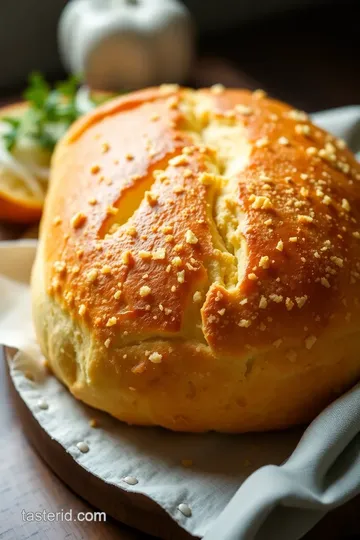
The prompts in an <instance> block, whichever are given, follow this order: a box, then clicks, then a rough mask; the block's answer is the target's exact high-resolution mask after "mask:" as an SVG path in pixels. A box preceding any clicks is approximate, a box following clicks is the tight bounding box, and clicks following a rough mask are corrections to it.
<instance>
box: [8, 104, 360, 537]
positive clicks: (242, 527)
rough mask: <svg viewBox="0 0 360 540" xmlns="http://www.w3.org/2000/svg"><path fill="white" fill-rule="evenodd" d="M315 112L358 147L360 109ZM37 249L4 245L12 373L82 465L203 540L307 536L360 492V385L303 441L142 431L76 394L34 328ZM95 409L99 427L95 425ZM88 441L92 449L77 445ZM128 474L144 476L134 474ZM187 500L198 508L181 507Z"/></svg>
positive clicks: (297, 432) (292, 434)
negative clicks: (47, 364)
mask: <svg viewBox="0 0 360 540" xmlns="http://www.w3.org/2000/svg"><path fill="white" fill-rule="evenodd" d="M314 120H315V122H316V123H317V124H319V125H322V126H324V127H326V129H328V130H330V131H333V132H334V133H335V134H336V135H338V136H342V137H344V138H346V139H347V140H348V141H349V143H350V145H351V146H352V149H353V150H354V151H355V152H356V151H359V150H360V140H359V139H360V137H359V131H360V130H359V129H356V128H359V124H360V107H347V108H344V109H340V110H334V111H328V112H325V113H319V114H317V115H314ZM35 249H36V242H35V241H32V240H23V241H17V242H2V243H1V242H0V299H1V300H0V343H3V344H6V345H8V346H12V347H16V348H18V349H19V353H18V354H17V356H16V358H15V359H14V361H13V362H11V365H10V372H11V377H12V380H13V382H14V384H15V387H16V388H17V390H18V392H19V394H20V395H21V397H22V399H23V400H24V401H25V403H26V404H27V406H28V407H29V408H30V410H31V411H32V413H33V414H34V416H35V418H36V419H37V421H38V422H39V423H40V425H41V426H42V427H43V428H44V429H45V430H46V431H47V432H48V433H49V435H50V436H51V437H52V438H54V439H55V440H57V441H58V442H59V443H60V444H61V445H62V446H63V447H64V448H65V450H66V451H67V452H69V453H70V454H71V456H72V457H73V459H74V460H76V461H77V462H78V463H79V464H80V465H81V466H82V467H84V468H86V469H87V470H88V471H90V472H91V473H92V474H94V475H96V476H99V477H101V478H102V479H103V480H104V481H105V482H108V483H110V484H113V485H115V486H117V487H118V488H119V489H121V490H125V491H127V492H128V493H129V494H130V496H131V498H132V502H133V504H135V505H136V503H137V499H138V497H139V494H142V495H145V496H146V497H148V498H149V499H152V500H153V501H155V502H156V503H157V504H158V505H160V506H161V507H162V508H163V509H164V510H165V511H166V512H167V513H168V514H169V515H170V516H171V517H172V518H173V519H174V520H175V521H176V522H177V523H178V525H179V526H180V527H182V528H183V529H185V530H186V531H188V532H189V533H190V534H191V535H193V536H195V537H204V540H297V539H299V538H301V537H302V536H303V535H304V534H305V533H306V532H307V531H308V530H309V529H311V527H312V526H314V525H315V523H316V522H317V521H319V520H320V519H321V518H322V517H323V516H324V515H325V513H326V512H327V511H328V510H329V509H331V508H334V507H336V506H338V505H340V504H342V503H344V502H345V501H346V500H348V499H349V498H351V497H353V496H355V495H356V494H357V493H360V434H359V433H360V386H356V387H355V388H354V389H352V390H351V391H350V392H348V393H347V394H346V395H344V396H343V397H341V398H340V399H338V400H337V401H336V402H334V403H333V404H332V405H331V406H330V407H328V408H327V409H326V410H325V411H324V412H323V413H322V414H321V415H320V416H319V417H318V418H317V419H316V420H315V421H314V422H313V423H312V424H311V426H310V427H309V428H308V429H307V430H306V431H305V434H304V435H303V437H302V438H301V436H302V430H301V429H293V430H287V431H284V432H278V433H265V434H253V435H252V434H250V435H237V436H235V435H228V436H227V435H219V434H205V435H190V434H189V435H187V434H176V433H171V432H168V431H165V430H162V429H155V428H154V429H143V428H137V427H131V426H126V425H124V424H122V423H121V422H118V421H116V420H114V419H112V418H111V417H109V416H108V415H106V414H104V413H101V412H99V411H94V409H91V408H90V407H87V406H86V405H83V404H82V403H80V402H78V401H76V400H75V399H74V398H73V397H72V396H71V395H70V394H69V392H68V391H67V390H66V389H65V388H64V387H63V385H61V384H60V383H59V382H58V381H57V380H56V379H55V378H54V377H53V376H51V375H49V374H48V373H47V372H46V370H45V369H44V368H43V366H42V362H41V354H40V351H39V349H38V346H37V344H36V340H35V337H34V334H33V328H32V324H31V307H30V295H29V287H28V285H27V283H28V279H29V274H30V268H31V264H32V260H33V257H34V253H35ZM29 373H31V374H32V375H33V380H29V378H28V377H26V376H25V374H27V375H28V374H29ZM44 401H45V402H46V404H47V405H48V408H47V409H44V408H42V407H41V406H40V403H42V404H43V402H44ZM91 418H96V419H97V420H98V423H99V427H98V428H96V429H94V428H92V427H90V425H89V420H90V419H91ZM300 438H301V441H300V443H299V444H298V442H299V439H300ZM81 441H83V442H86V443H87V445H88V447H89V451H88V452H87V453H82V452H81V451H80V450H79V449H78V447H77V443H79V442H81ZM295 448H296V450H295ZM183 460H192V462H193V465H192V466H191V467H185V466H184V462H183ZM182 462H183V463H182ZM185 464H186V462H185ZM127 476H131V477H134V478H136V480H137V483H136V484H133V485H130V484H128V483H126V482H125V481H124V478H125V477H127ZM139 504H140V502H139ZM183 504H185V505H186V508H187V509H190V510H191V515H189V511H188V512H186V511H185V514H186V513H187V515H184V514H183V513H182V512H181V511H180V510H179V505H180V508H181V509H182V510H183V511H184V507H183V506H181V505H183ZM29 510H33V511H37V510H38V509H37V508H34V509H29ZM162 535H163V537H164V538H169V539H170V537H169V536H166V531H163V532H162Z"/></svg>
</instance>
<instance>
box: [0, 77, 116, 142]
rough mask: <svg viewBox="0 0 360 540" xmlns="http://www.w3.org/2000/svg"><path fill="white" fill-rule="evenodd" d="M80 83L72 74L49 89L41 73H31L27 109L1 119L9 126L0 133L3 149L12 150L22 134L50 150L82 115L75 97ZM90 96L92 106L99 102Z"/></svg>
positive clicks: (25, 94) (26, 95)
mask: <svg viewBox="0 0 360 540" xmlns="http://www.w3.org/2000/svg"><path fill="white" fill-rule="evenodd" d="M79 82H80V80H79V78H78V77H74V76H72V77H70V78H69V79H68V80H66V81H62V82H59V83H57V84H56V85H55V87H54V88H52V87H51V86H50V85H49V84H48V82H47V81H46V80H45V79H44V77H43V75H42V74H41V73H32V74H31V75H30V77H29V85H28V88H27V89H26V90H25V92H24V99H25V100H27V102H28V104H29V108H28V109H26V112H25V113H24V114H23V115H22V116H21V117H19V118H18V117H9V116H6V117H2V118H1V119H0V121H1V122H5V123H6V124H8V127H9V129H8V130H7V131H6V132H5V133H4V134H3V135H2V137H3V139H4V141H5V145H6V148H7V149H8V150H9V151H12V150H13V149H14V146H15V145H16V143H17V141H18V140H19V138H20V137H21V136H23V135H24V136H26V137H28V138H31V139H32V140H34V141H35V142H36V143H37V144H39V145H40V146H41V147H42V148H45V149H46V150H48V151H50V152H52V151H53V149H54V147H55V145H56V143H57V142H58V140H59V139H60V137H61V136H62V135H63V134H64V133H65V131H66V130H67V129H68V128H69V126H70V125H71V124H72V123H73V122H74V121H75V120H76V119H77V118H78V117H79V116H81V115H82V114H83V112H81V111H80V110H79V109H78V106H77V100H76V94H77V90H78V86H79ZM108 97H109V96H106V97H105V98H104V99H101V98H100V101H105V100H106V99H108ZM90 99H91V101H92V103H93V104H94V107H95V106H96V105H98V104H99V98H97V99H96V100H95V99H92V98H91V97H90Z"/></svg>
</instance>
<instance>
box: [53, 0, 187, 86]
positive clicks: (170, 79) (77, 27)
mask: <svg viewBox="0 0 360 540" xmlns="http://www.w3.org/2000/svg"><path fill="white" fill-rule="evenodd" d="M58 37H59V48H60V53H61V55H62V58H63V61H64V63H65V66H66V67H67V68H68V69H69V71H70V72H72V73H74V74H81V75H82V76H83V77H84V79H85V81H86V82H87V83H88V84H89V85H90V86H91V87H92V88H97V89H104V90H120V89H122V88H124V89H133V88H141V87H145V86H150V85H152V84H160V83H181V82H183V81H184V80H185V79H186V77H187V76H188V73H189V69H190V66H191V61H192V57H193V53H194V33H193V24H192V21H191V17H190V14H189V12H188V10H187V8H186V7H185V6H184V5H183V4H182V3H181V2H180V1H178V0H72V1H71V2H69V3H68V4H67V6H66V7H65V9H64V11H63V13H62V15H61V18H60V22H59V36H58Z"/></svg>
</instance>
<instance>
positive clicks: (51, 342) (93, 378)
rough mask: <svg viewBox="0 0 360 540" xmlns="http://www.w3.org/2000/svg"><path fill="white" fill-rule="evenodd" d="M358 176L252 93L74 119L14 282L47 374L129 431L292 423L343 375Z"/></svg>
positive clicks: (286, 114)
mask: <svg viewBox="0 0 360 540" xmlns="http://www.w3.org/2000/svg"><path fill="white" fill-rule="evenodd" d="M359 180H360V167H359V164H358V163H357V162H356V160H355V158H354V156H353V155H352V154H351V153H350V152H349V150H347V149H346V148H345V145H344V143H343V142H342V141H340V140H337V139H335V138H334V137H332V136H331V135H329V134H327V133H325V132H324V131H322V130H321V129H319V128H317V127H316V126H314V125H312V124H311V123H310V122H309V120H308V118H307V116H306V115H305V113H302V112H300V111H297V110H294V109H292V108H291V107H289V106H287V105H285V104H283V103H280V102H278V101H274V100H272V99H268V98H267V97H266V96H265V95H264V93H263V92H261V91H257V92H254V93H251V92H248V91H242V90H225V89H224V88H222V87H221V86H216V87H213V88H212V89H209V90H200V91H193V90H189V89H180V88H178V87H176V86H163V87H160V88H154V89H148V90H144V91H141V92H136V93H132V94H129V95H127V96H124V97H120V98H118V99H115V100H113V101H111V102H110V103H108V104H106V105H104V106H102V107H100V108H98V109H97V110H96V111H95V112H93V113H91V114H89V115H88V116H86V117H84V118H83V119H80V120H79V121H78V122H77V123H76V124H75V125H74V126H73V127H72V128H71V129H70V131H69V132H68V134H67V136H66V137H65V139H64V140H62V142H61V143H60V144H59V146H58V147H57V150H56V152H55V155H54V159H53V163H52V176H51V187H50V192H49V195H48V198H47V201H46V204H45V213H44V217H43V221H42V227H41V241H40V246H39V250H38V254H37V259H36V264H35V267H34V271H33V276H32V291H33V308H34V309H33V311H34V319H35V326H36V332H37V336H38V339H39V342H40V344H41V348H42V350H43V353H44V355H45V357H46V358H47V359H48V361H49V363H50V365H51V367H52V369H53V371H54V373H55V375H56V376H57V377H58V378H59V379H60V380H61V381H63V382H64V384H65V385H66V386H67V387H68V388H69V389H70V391H71V392H72V393H73V395H74V396H75V397H76V398H78V399H80V400H82V401H84V402H85V403H87V404H89V405H92V406H93V407H96V408H99V409H102V410H104V411H107V412H108V413H110V414H112V415H113V416H115V417H117V418H119V419H121V420H123V421H125V422H128V423H130V424H139V425H159V426H164V427H166V428H169V429H172V430H178V431H194V432H196V431H198V432H202V431H207V430H217V431H224V432H245V431H258V430H270V429H278V428H285V427H287V426H291V425H294V424H296V423H301V422H306V421H308V420H310V419H311V418H313V417H314V415H315V414H317V413H318V412H319V411H320V410H321V409H322V408H323V407H324V406H325V405H326V404H328V403H329V402H330V401H331V400H332V399H333V398H334V397H335V396H336V395H337V394H339V393H341V392H342V391H344V390H345V389H346V388H348V387H349V386H351V385H352V384H353V383H354V382H355V381H357V380H358V379H359V377H360V330H359V328H360V302H359V297H360V281H359V278H360V223H359V218H360V198H359V196H360V182H359Z"/></svg>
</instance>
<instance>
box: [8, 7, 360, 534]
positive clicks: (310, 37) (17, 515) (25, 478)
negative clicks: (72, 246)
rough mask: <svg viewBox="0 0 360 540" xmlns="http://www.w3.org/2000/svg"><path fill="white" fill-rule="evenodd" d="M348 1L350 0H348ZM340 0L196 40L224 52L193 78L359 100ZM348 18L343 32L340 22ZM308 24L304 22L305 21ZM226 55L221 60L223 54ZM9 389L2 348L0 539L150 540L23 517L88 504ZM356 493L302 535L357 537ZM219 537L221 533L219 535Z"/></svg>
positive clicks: (311, 97) (319, 100)
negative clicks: (26, 426)
mask: <svg viewBox="0 0 360 540" xmlns="http://www.w3.org/2000/svg"><path fill="white" fill-rule="evenodd" d="M350 4H351V2H350V3H349V6H350ZM336 10H338V8H334V9H333V10H332V11H331V12H329V10H327V15H329V19H328V20H327V21H326V24H325V23H324V17H326V14H325V15H324V14H323V12H320V11H319V10H318V11H317V12H315V13H314V15H313V16H311V17H310V19H309V20H308V21H307V20H306V15H303V16H301V17H300V18H298V17H293V18H291V17H290V18H289V17H288V18H286V19H278V20H275V19H274V21H272V22H271V23H270V24H269V23H266V24H265V23H259V24H258V25H254V26H251V27H245V28H243V29H242V30H234V31H233V32H227V33H222V34H221V35H219V36H217V38H214V37H213V38H211V39H210V38H209V39H208V40H206V39H204V40H202V41H201V42H200V51H203V52H204V51H205V52H206V53H207V55H208V56H209V54H210V55H212V53H214V54H215V53H216V54H217V55H219V54H221V55H222V60H221V61H220V60H216V59H214V58H213V57H212V58H208V59H207V60H202V61H201V62H200V63H199V64H198V65H197V69H196V72H195V76H194V80H195V83H197V84H199V85H201V86H206V85H207V84H212V83H214V82H223V83H224V84H226V85H229V86H247V87H249V88H253V87H262V88H265V89H267V90H269V91H270V92H271V93H273V94H274V95H278V96H279V97H281V98H283V99H285V100H288V101H290V102H292V103H293V104H294V105H295V106H297V107H303V108H305V109H307V110H309V111H313V110H317V109H319V108H326V107H331V106H340V105H345V104H350V103H356V102H359V101H360V71H359V70H358V69H356V68H355V66H356V63H357V62H358V58H359V47H358V42H359V38H358V32H357V31H356V24H357V22H356V21H354V20H353V19H352V18H351V17H349V16H348V15H346V12H345V10H342V12H341V13H337V12H336ZM345 22H346V30H347V33H346V37H345V38H343V36H342V35H341V34H340V33H339V28H341V25H343V24H345ZM304 25H305V26H304ZM224 58H225V59H227V61H224V60H223V59H224ZM23 232H24V229H23V227H9V226H5V225H0V240H1V239H4V238H17V237H19V236H21V235H22V233H23ZM16 407H17V406H16V400H15V399H14V390H13V388H12V384H11V382H10V380H9V376H8V373H7V369H6V367H5V361H4V359H3V358H2V353H1V352H0V441H1V443H0V540H27V539H30V538H31V539H32V540H36V539H39V540H58V539H67V540H80V539H89V540H92V539H94V540H95V539H96V540H102V539H104V540H108V539H109V540H110V539H117V538H121V539H123V540H140V539H141V540H147V539H149V540H150V537H149V536H146V535H144V534H141V533H138V532H136V531H134V530H130V529H129V528H128V527H126V526H124V525H122V524H119V523H117V522H115V521H114V520H113V519H111V518H110V517H108V519H107V521H106V523H89V522H82V523H76V522H52V523H51V522H37V523H30V522H24V521H23V520H22V515H21V511H22V510H25V511H42V510H46V511H52V512H57V511H60V510H68V509H70V508H71V509H72V510H73V512H74V513H76V512H80V511H83V512H87V511H89V510H92V509H91V508H90V506H89V505H88V503H86V502H85V501H83V500H82V499H80V498H79V497H78V496H77V495H76V494H74V493H73V492H71V491H70V490H69V488H67V487H66V486H65V485H64V484H63V483H62V481H61V480H60V479H59V478H57V477H56V476H55V475H54V474H53V473H52V471H51V470H49V469H48V467H47V466H46V465H45V463H44V462H43V461H42V460H41V459H40V457H39V456H38V455H37V454H36V452H35V451H34V450H33V448H32V447H31V446H30V445H29V443H28V441H27V440H26V438H25V435H24V433H23V427H22V424H21V421H20V416H19V414H18V412H17V408H16ZM359 508H360V498H359V497H358V498H356V499H354V500H353V501H351V502H349V503H348V504H346V505H344V506H343V507H341V508H339V509H338V510H336V511H334V512H332V513H330V514H329V515H328V516H326V517H325V518H324V519H323V520H322V521H321V522H320V523H319V524H318V525H317V526H316V527H315V528H314V529H313V530H312V531H311V532H310V533H309V534H307V535H306V537H304V538H305V540H322V539H326V540H356V539H357V540H359V539H360V519H359V517H358V513H359V510H358V509H359ZM219 540H221V539H219Z"/></svg>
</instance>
